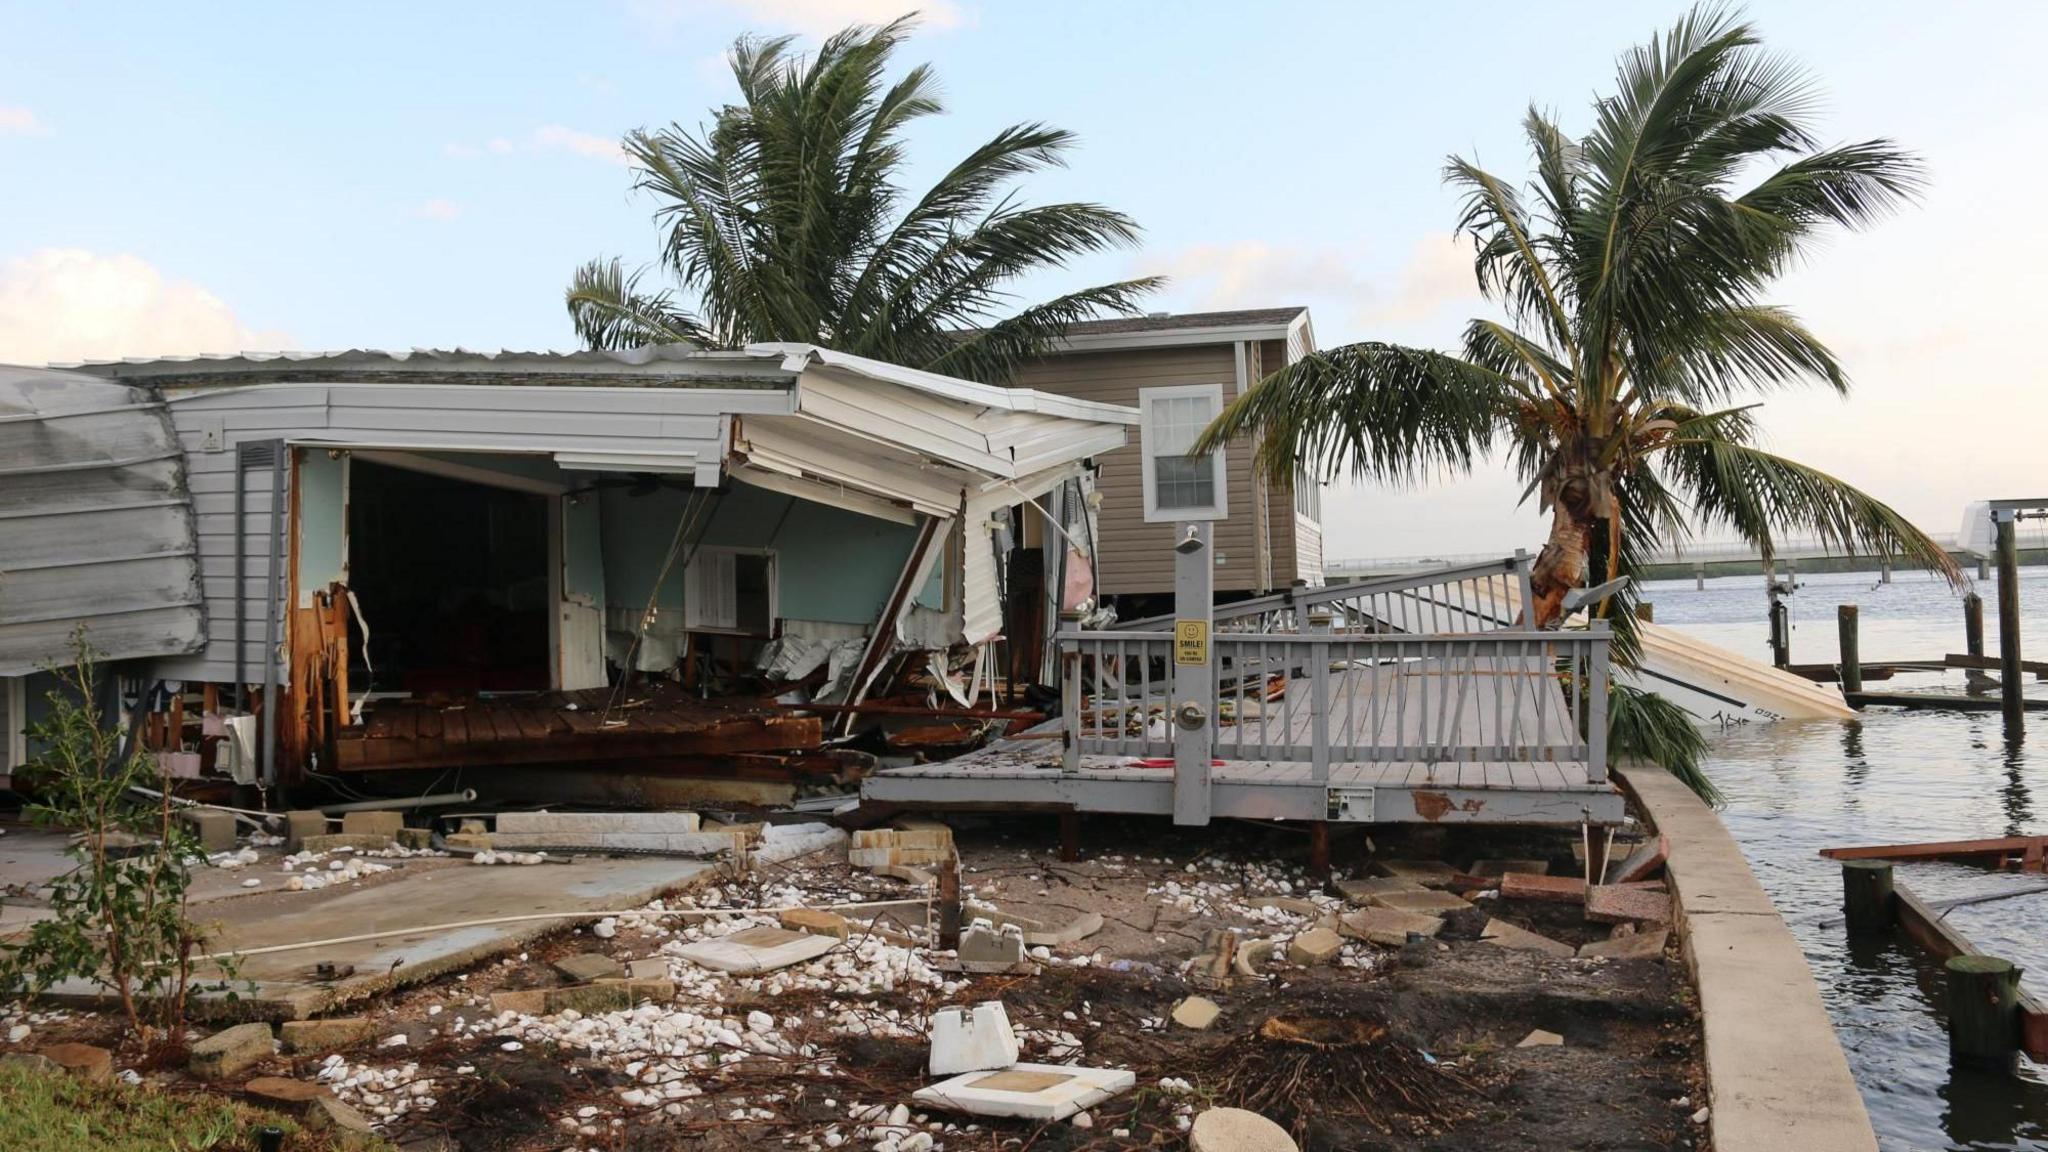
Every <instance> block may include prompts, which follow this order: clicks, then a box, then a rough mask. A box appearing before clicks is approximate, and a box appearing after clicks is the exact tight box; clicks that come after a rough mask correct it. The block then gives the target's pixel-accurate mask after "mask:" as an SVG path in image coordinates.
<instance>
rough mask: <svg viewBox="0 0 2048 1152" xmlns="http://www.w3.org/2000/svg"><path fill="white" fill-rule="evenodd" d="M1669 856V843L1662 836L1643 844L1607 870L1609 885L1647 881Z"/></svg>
mask: <svg viewBox="0 0 2048 1152" xmlns="http://www.w3.org/2000/svg"><path fill="white" fill-rule="evenodd" d="M1670 855H1671V841H1669V840H1667V839H1665V838H1664V837H1662V836H1659V837H1657V838H1656V839H1655V840H1650V841H1647V842H1645V843H1644V844H1643V845H1642V846H1641V847H1639V848H1637V849H1636V850H1635V851H1634V852H1631V853H1629V855H1628V857H1627V858H1626V859H1623V860H1621V861H1620V862H1618V863H1616V864H1615V866H1614V867H1613V868H1612V869H1610V870H1609V880H1608V883H1610V884H1627V883H1630V882H1632V881H1636V880H1648V879H1649V878H1650V877H1652V876H1654V875H1656V874H1657V870H1658V869H1660V868H1662V867H1664V861H1665V860H1666V859H1667V858H1669V856H1670Z"/></svg>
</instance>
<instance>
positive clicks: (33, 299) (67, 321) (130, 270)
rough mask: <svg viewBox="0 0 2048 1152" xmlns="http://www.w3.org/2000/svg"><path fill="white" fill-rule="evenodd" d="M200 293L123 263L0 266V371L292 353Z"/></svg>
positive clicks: (106, 259) (53, 255)
mask: <svg viewBox="0 0 2048 1152" xmlns="http://www.w3.org/2000/svg"><path fill="white" fill-rule="evenodd" d="M290 344H291V341H290V338H289V337H287V336H285V335H284V334H283V333H279V332H258V331H255V330H252V329H251V328H249V327H248V326H247V325H246V324H244V323H242V321H241V320H240V318H238V317H237V316H236V315H235V312H234V309H232V308H230V307H228V305H227V304H226V303H225V302H224V301H222V300H221V299H220V297H218V296H215V295H214V294H213V293H211V292H208V291H207V290H206V289H204V288H201V287H200V286H199V285H197V284H194V283H192V282H190V281H187V280H172V279H168V278H166V277H165V276H164V275H163V273H162V272H159V271H158V270H157V269H156V268H155V267H154V266H152V265H151V264H149V263H148V262H147V261H145V260H143V259H141V258H140V257H137V256H131V255H128V254H126V253H121V254H116V255H111V256H104V255H100V254H98V253H94V252H88V251H85V250H83V249H78V248H43V249H38V250H37V251H34V252H31V253H29V254H28V255H26V256H22V257H18V258H15V259H12V260H8V261H6V262H5V263H0V363H9V364H47V363H67V362H71V361H77V360H105V359H117V358H120V357H123V356H185V355H193V354H196V353H201V352H242V351H249V350H253V349H278V348H285V347H289V346H290Z"/></svg>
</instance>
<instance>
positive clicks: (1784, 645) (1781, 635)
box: [1771, 596, 1792, 668]
mask: <svg viewBox="0 0 2048 1152" xmlns="http://www.w3.org/2000/svg"><path fill="white" fill-rule="evenodd" d="M1790 663H1792V618H1791V612H1790V610H1788V609H1787V608H1786V607H1785V602H1784V601H1783V600H1780V599H1778V598H1777V597H1776V596H1772V597H1771V665H1772V666H1773V667H1776V668H1783V667H1785V666H1786V665H1788V664H1790Z"/></svg>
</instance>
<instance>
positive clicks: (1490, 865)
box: [1472, 859, 1550, 879]
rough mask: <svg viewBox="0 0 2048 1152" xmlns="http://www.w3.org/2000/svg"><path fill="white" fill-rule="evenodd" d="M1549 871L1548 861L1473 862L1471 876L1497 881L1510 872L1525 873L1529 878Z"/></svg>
mask: <svg viewBox="0 0 2048 1152" xmlns="http://www.w3.org/2000/svg"><path fill="white" fill-rule="evenodd" d="M1549 871H1550V861H1548V860H1533V859H1530V860H1474V861H1473V862H1472V875H1474V876H1484V877H1487V878H1489V879H1497V878H1499V877H1502V876H1505V875H1507V874H1508V873H1510V872H1526V873H1528V874H1529V875H1531V876H1541V875H1543V874H1545V873H1547V872H1549Z"/></svg>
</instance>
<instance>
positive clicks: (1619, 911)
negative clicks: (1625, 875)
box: [1586, 884, 1671, 924]
mask: <svg viewBox="0 0 2048 1152" xmlns="http://www.w3.org/2000/svg"><path fill="white" fill-rule="evenodd" d="M1586 919H1588V920H1591V921H1593V922H1595V923H1598V924H1619V923H1621V922H1622V921H1625V920H1641V921H1646V922H1648V923H1651V924H1669V923H1671V894H1670V893H1668V892H1661V891H1658V890H1657V889H1654V888H1631V887H1626V886H1623V885H1620V884H1600V885H1596V886H1594V887H1593V888H1592V889H1590V890H1589V891H1588V892H1587V893H1586Z"/></svg>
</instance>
